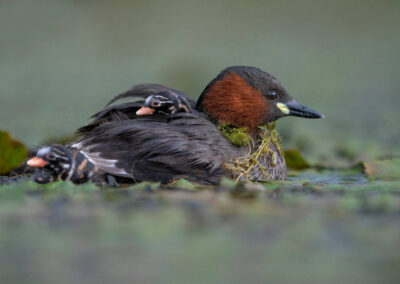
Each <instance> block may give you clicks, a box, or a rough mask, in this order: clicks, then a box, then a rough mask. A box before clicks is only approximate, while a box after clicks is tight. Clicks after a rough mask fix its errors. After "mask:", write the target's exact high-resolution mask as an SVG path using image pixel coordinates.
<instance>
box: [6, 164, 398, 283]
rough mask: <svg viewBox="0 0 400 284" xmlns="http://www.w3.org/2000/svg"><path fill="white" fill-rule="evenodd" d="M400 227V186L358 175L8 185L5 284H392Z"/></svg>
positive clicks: (353, 172)
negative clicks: (208, 183)
mask: <svg viewBox="0 0 400 284" xmlns="http://www.w3.org/2000/svg"><path fill="white" fill-rule="evenodd" d="M370 171H372V165H371V166H370ZM375 174H376V175H378V174H379V173H375ZM380 174H382V173H380ZM399 218H400V180H399V179H396V178H393V176H391V177H390V178H387V177H386V176H385V175H384V178H376V177H374V178H370V177H368V176H366V175H365V174H363V173H362V172H361V171H360V170H357V169H355V170H350V171H315V170H312V169H311V170H306V171H302V172H295V173H292V174H291V175H290V176H289V178H288V181H285V182H269V183H265V184H253V183H239V184H235V183H233V182H232V181H231V180H223V181H222V183H221V185H220V186H216V187H202V186H196V185H193V184H191V183H189V182H187V181H185V180H180V181H178V182H177V183H176V184H174V185H171V186H160V185H159V184H151V183H141V184H138V185H135V186H131V187H127V188H98V187H96V186H94V185H92V184H86V185H81V186H76V185H73V184H71V183H69V182H57V183H54V184H50V185H46V186H41V185H37V184H33V183H31V182H29V181H25V182H18V183H13V184H9V185H6V184H3V185H2V186H0V255H1V258H0V276H1V279H2V280H3V281H4V282H3V283H26V282H29V283H93V282H94V283H112V282H114V283H125V282H127V283H128V282H129V283H244V282H250V283H396V282H398V280H399V279H400V270H399V267H400V253H399V251H400V219H399Z"/></svg>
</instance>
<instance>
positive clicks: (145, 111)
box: [136, 106, 155, 115]
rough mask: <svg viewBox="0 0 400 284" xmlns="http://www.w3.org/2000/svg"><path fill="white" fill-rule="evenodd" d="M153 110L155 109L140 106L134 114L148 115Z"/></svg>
mask: <svg viewBox="0 0 400 284" xmlns="http://www.w3.org/2000/svg"><path fill="white" fill-rule="evenodd" d="M154 111H155V109H152V108H149V107H146V106H142V107H141V108H140V109H139V110H138V111H137V112H136V115H149V114H152V113H153V112H154Z"/></svg>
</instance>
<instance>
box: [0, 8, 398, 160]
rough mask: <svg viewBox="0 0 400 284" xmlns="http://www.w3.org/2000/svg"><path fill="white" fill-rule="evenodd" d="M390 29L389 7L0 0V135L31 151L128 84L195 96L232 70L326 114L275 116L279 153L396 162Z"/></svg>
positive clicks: (394, 18) (392, 11)
mask: <svg viewBox="0 0 400 284" xmlns="http://www.w3.org/2000/svg"><path fill="white" fill-rule="evenodd" d="M399 30H400V2H399V1H361V0H360V1H358V0H350V1H349V0H346V1H344V0H342V1H309V0H305V1H251V0H250V1H224V0H223V1H211V0H206V1H179V0H173V1H161V0H159V1H140V0H137V1H127V0H115V1H104V0H97V1H89V0H86V1H78V0H69V1H68V0H63V1H61V0H36V1H14V0H3V1H1V2H0V34H1V46H0V105H1V111H0V128H1V129H4V130H8V131H10V132H11V133H12V134H13V136H15V137H16V138H18V139H20V140H22V141H23V142H24V143H26V144H28V145H31V146H34V145H38V144H40V143H43V141H45V140H46V139H48V138H51V137H57V136H62V135H67V134H70V133H72V132H74V130H75V129H76V128H78V127H80V126H82V125H83V124H85V123H86V122H87V119H88V117H89V116H90V115H91V114H92V113H94V112H96V111H97V110H99V109H100V108H102V107H103V106H104V105H105V104H106V103H107V102H108V100H109V99H110V98H111V97H112V96H114V95H115V94H118V93H120V92H123V91H125V90H127V89H129V88H130V87H131V86H133V85H135V84H139V83H145V82H154V83H160V84H165V85H167V86H171V87H174V88H176V89H179V90H182V91H184V92H186V93H188V94H190V95H191V96H193V97H194V98H196V97H197V96H198V95H199V94H200V92H201V91H202V89H203V88H204V87H205V85H206V84H207V83H208V82H209V81H210V80H211V79H212V78H213V77H214V76H216V75H217V73H218V72H219V71H220V70H222V69H223V68H225V67H226V66H230V65H236V64H242V65H253V66H257V67H259V68H261V69H264V70H265V71H268V72H270V73H272V74H273V75H275V76H277V77H278V78H279V79H280V80H281V82H283V83H284V85H285V86H286V88H287V89H288V90H289V91H290V92H291V94H292V95H293V96H294V97H295V98H296V99H297V100H298V101H300V102H302V103H303V104H305V105H308V106H310V107H313V108H315V109H317V110H319V111H320V112H322V113H324V114H325V115H326V116H327V119H325V120H319V121H310V120H302V119H294V118H286V119H283V120H281V121H279V123H278V126H279V129H280V132H281V134H282V136H283V138H284V140H285V147H286V148H288V147H294V148H298V149H300V150H301V151H302V152H303V153H304V154H305V155H306V156H307V158H308V159H310V160H312V161H313V162H314V163H322V164H323V163H326V164H334V165H343V164H344V162H343V161H342V158H346V161H349V160H350V161H351V163H353V162H357V161H358V160H365V159H368V158H376V157H383V156H399V155H400V146H399V144H400V143H399V140H400V131H399V123H400V115H399V109H398V108H399V106H400V97H399V93H400V81H399V79H400V76H399V75H400V36H399ZM349 157H350V159H349ZM343 160H345V159H343ZM333 161H334V162H333Z"/></svg>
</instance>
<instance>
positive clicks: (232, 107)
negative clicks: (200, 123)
mask: <svg viewBox="0 0 400 284" xmlns="http://www.w3.org/2000/svg"><path fill="white" fill-rule="evenodd" d="M201 99H202V101H201V109H202V110H203V111H204V112H205V113H207V114H208V116H210V118H212V119H213V120H216V121H217V122H219V123H226V124H231V125H235V126H237V127H248V129H249V130H254V129H255V128H256V127H257V126H258V125H260V124H261V123H262V121H263V120H264V119H265V117H266V115H267V111H268V105H267V102H266V100H265V98H264V96H263V95H262V94H261V92H260V91H258V90H257V89H255V88H254V87H252V86H250V85H249V84H248V83H247V82H246V81H245V80H244V79H243V78H241V77H240V76H239V75H238V74H236V73H228V74H226V75H225V76H224V77H223V78H222V79H220V80H216V81H214V82H213V83H212V85H210V86H209V87H208V88H207V90H206V92H205V93H204V94H203V95H202V98H201Z"/></svg>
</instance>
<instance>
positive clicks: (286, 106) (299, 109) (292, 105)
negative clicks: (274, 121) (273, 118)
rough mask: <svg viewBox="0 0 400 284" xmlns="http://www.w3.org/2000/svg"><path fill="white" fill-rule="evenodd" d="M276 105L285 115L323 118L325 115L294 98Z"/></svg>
mask: <svg viewBox="0 0 400 284" xmlns="http://www.w3.org/2000/svg"><path fill="white" fill-rule="evenodd" d="M276 106H277V107H278V108H279V109H280V111H281V112H283V113H284V114H285V115H290V116H298V117H304V118H325V115H323V114H320V113H319V112H318V111H316V110H313V109H312V108H309V107H306V106H303V105H302V104H300V103H298V102H297V101H296V100H291V101H288V102H286V103H277V104H276Z"/></svg>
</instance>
